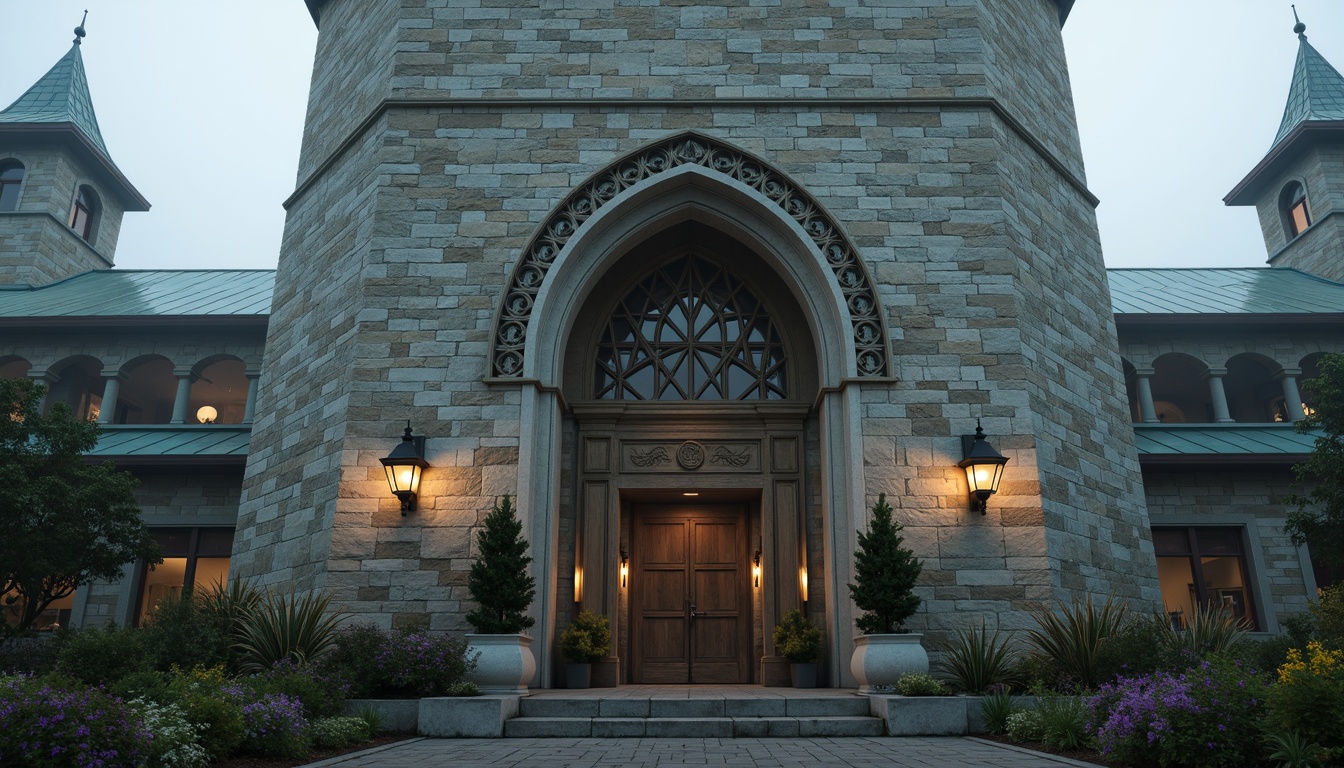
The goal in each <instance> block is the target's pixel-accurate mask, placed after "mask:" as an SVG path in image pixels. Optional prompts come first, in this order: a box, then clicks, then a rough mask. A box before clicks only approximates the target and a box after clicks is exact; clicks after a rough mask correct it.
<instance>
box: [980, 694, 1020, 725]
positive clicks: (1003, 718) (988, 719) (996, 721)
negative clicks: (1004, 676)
mask: <svg viewBox="0 0 1344 768" xmlns="http://www.w3.org/2000/svg"><path fill="white" fill-rule="evenodd" d="M1016 711H1018V708H1017V707H1016V706H1015V705H1014V704H1013V697H1012V695H1010V694H1009V693H1008V692H1007V691H1003V690H1000V691H995V692H993V693H987V694H985V697H984V698H983V699H981V700H980V714H981V715H982V716H983V717H984V718H985V730H987V731H989V732H990V733H1003V732H1004V731H1005V730H1007V728H1008V716H1009V715H1011V714H1013V713H1014V712H1016Z"/></svg>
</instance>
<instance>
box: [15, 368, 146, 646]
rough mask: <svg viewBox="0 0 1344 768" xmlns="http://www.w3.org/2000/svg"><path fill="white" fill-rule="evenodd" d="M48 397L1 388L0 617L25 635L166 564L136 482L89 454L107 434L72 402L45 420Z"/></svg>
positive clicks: (32, 386)
mask: <svg viewBox="0 0 1344 768" xmlns="http://www.w3.org/2000/svg"><path fill="white" fill-rule="evenodd" d="M45 394H46V388H45V387H43V386H42V385H41V384H37V383H35V382H31V381H26V380H20V379H0V414H5V415H4V416H0V532H3V533H0V595H3V596H4V597H3V601H4V605H3V608H4V610H3V611H0V615H2V616H3V617H4V618H3V621H4V623H3V625H0V630H2V631H3V632H4V633H6V634H8V633H17V632H22V631H24V630H26V629H28V628H29V627H31V626H32V624H33V623H34V622H35V621H36V620H37V618H38V617H39V616H40V615H41V613H42V612H43V611H44V610H46V608H47V606H49V605H51V603H52V602H54V601H56V600H59V599H61V598H64V597H68V596H69V595H70V594H72V593H73V592H74V591H75V588H76V587H79V586H81V585H84V584H88V583H89V582H91V581H94V580H95V579H105V580H109V581H112V580H116V579H119V578H121V576H122V567H123V566H124V565H126V564H127V563H131V562H134V561H136V560H147V561H149V562H151V563H159V562H162V558H160V556H159V547H158V545H157V544H156V543H155V542H154V539H153V537H151V536H150V535H149V531H148V530H146V529H145V526H144V524H143V523H142V522H141V521H140V508H139V507H138V506H137V505H136V503H135V487H136V485H137V481H136V480H135V478H134V477H132V476H131V475H130V473H128V472H119V471H117V469H116V467H115V466H114V465H113V464H112V463H111V462H106V463H103V464H91V463H89V462H87V461H86V460H85V459H84V456H83V454H84V453H86V452H88V451H90V450H92V449H93V447H94V445H96V444H97V442H98V434H99V431H100V429H99V427H98V425H97V424H95V423H93V422H89V421H83V420H80V419H77V418H75V417H74V416H73V415H72V414H71V412H70V409H69V408H68V407H66V405H65V404H64V403H55V404H53V405H52V406H51V408H50V409H49V411H48V412H47V413H45V414H44V413H42V410H41V403H42V399H43V397H44V395H45Z"/></svg>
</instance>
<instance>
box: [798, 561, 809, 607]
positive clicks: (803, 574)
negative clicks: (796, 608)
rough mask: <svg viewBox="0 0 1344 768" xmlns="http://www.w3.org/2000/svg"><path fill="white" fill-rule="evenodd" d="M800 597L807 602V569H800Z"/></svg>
mask: <svg viewBox="0 0 1344 768" xmlns="http://www.w3.org/2000/svg"><path fill="white" fill-rule="evenodd" d="M798 596H799V597H800V598H802V600H803V602H804V603H806V602H807V567H806V566H804V567H802V568H799V569H798Z"/></svg>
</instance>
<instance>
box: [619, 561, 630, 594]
mask: <svg viewBox="0 0 1344 768" xmlns="http://www.w3.org/2000/svg"><path fill="white" fill-rule="evenodd" d="M628 586H630V564H629V563H621V589H625V588H626V587H628Z"/></svg>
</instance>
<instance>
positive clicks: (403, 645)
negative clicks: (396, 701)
mask: <svg viewBox="0 0 1344 768" xmlns="http://www.w3.org/2000/svg"><path fill="white" fill-rule="evenodd" d="M467 650H468V649H467V641H466V640H465V639H463V638H456V637H452V636H450V635H434V634H430V633H429V632H424V631H421V632H403V633H399V634H395V635H391V636H390V637H388V638H387V641H386V643H385V644H384V646H383V648H382V650H380V651H379V652H378V657H377V658H376V659H375V664H376V666H377V668H378V679H379V691H380V692H384V693H388V694H392V695H397V696H412V697H414V696H443V695H445V694H448V695H451V694H449V692H450V691H451V690H452V688H453V686H454V685H456V684H457V683H460V682H462V681H463V679H465V678H466V676H467V673H468V672H470V671H471V670H473V669H475V668H476V656H477V655H478V654H473V655H471V656H468V654H467Z"/></svg>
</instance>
